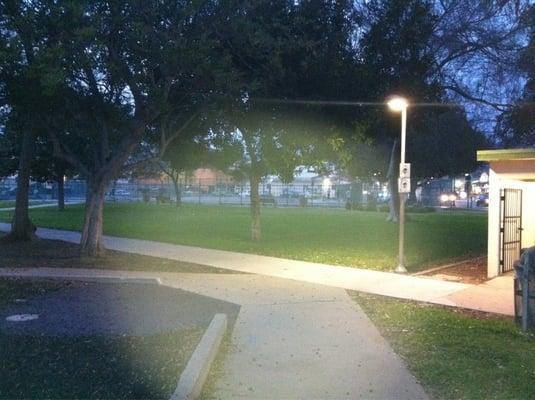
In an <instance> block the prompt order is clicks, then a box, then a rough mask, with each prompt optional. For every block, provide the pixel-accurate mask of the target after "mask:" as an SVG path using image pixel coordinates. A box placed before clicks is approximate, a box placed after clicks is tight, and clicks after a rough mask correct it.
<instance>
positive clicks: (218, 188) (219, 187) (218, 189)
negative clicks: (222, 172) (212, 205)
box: [217, 178, 221, 205]
mask: <svg viewBox="0 0 535 400" xmlns="http://www.w3.org/2000/svg"><path fill="white" fill-rule="evenodd" d="M217 182H218V183H217V192H218V194H219V199H218V201H219V205H221V179H220V178H218V180H217Z"/></svg>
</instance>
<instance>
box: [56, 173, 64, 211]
mask: <svg viewBox="0 0 535 400" xmlns="http://www.w3.org/2000/svg"><path fill="white" fill-rule="evenodd" d="M57 184H58V211H64V210H65V182H64V180H63V175H61V176H58V181H57Z"/></svg>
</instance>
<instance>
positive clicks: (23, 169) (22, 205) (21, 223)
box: [6, 131, 35, 241]
mask: <svg viewBox="0 0 535 400" xmlns="http://www.w3.org/2000/svg"><path fill="white" fill-rule="evenodd" d="M33 145H34V139H33V134H32V133H31V131H26V132H24V134H23V136H22V148H21V152H20V159H19V170H18V173H17V198H16V204H15V215H14V216H13V221H12V224H11V232H10V233H9V234H8V236H7V238H6V240H10V241H23V240H32V239H34V238H35V226H34V225H33V224H32V221H31V220H30V216H29V213H28V195H29V191H30V173H31V162H32V157H33Z"/></svg>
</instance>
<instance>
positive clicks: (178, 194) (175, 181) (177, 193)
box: [171, 176, 182, 207]
mask: <svg viewBox="0 0 535 400" xmlns="http://www.w3.org/2000/svg"><path fill="white" fill-rule="evenodd" d="M171 180H172V181H173V187H174V188H175V196H176V203H175V204H176V206H177V207H180V205H181V204H182V199H181V195H182V193H181V192H180V186H179V185H178V178H176V177H174V176H172V177H171Z"/></svg>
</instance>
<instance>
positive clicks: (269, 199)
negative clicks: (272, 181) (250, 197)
mask: <svg viewBox="0 0 535 400" xmlns="http://www.w3.org/2000/svg"><path fill="white" fill-rule="evenodd" d="M260 203H262V204H264V205H265V204H273V205H275V204H277V203H276V202H275V197H273V195H272V194H271V193H262V194H261V195H260Z"/></svg>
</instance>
